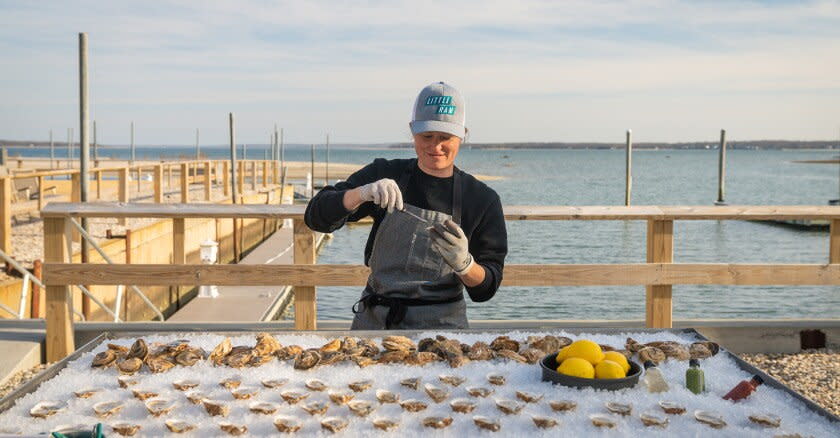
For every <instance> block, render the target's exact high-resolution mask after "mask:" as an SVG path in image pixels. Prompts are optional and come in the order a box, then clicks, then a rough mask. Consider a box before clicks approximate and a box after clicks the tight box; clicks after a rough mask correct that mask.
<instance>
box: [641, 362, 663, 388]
mask: <svg viewBox="0 0 840 438" xmlns="http://www.w3.org/2000/svg"><path fill="white" fill-rule="evenodd" d="M642 381H643V382H644V383H645V386H646V387H647V390H648V392H665V391H667V390H668V382H666V381H665V377H663V376H662V371H660V370H659V368H657V367H656V364H655V363H653V362H652V361H649V360H648V361H645V376H644V377H643V378H642Z"/></svg>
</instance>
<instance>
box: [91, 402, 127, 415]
mask: <svg viewBox="0 0 840 438" xmlns="http://www.w3.org/2000/svg"><path fill="white" fill-rule="evenodd" d="M122 408H123V403H122V402H120V401H106V402H100V403H97V404H95V405H93V412H94V413H95V414H96V416H97V417H99V418H108V417H110V416H111V415H114V414H116V413H118V412H119V411H121V410H122Z"/></svg>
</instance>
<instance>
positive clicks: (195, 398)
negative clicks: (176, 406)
mask: <svg viewBox="0 0 840 438" xmlns="http://www.w3.org/2000/svg"><path fill="white" fill-rule="evenodd" d="M184 395H186V396H187V400H189V401H190V403H192V404H194V405H197V404H199V403H201V402H202V401H203V400H204V399H205V398H207V394H205V393H204V392H202V391H198V390H194V391H188V392H187V393H186V394H184Z"/></svg>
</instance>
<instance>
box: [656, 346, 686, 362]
mask: <svg viewBox="0 0 840 438" xmlns="http://www.w3.org/2000/svg"><path fill="white" fill-rule="evenodd" d="M659 349H660V350H662V352H663V353H665V356H667V357H670V358H673V359H676V360H689V359H691V353H690V352H689V349H688V348H687V347H685V346H684V345H680V344H663V345H661V346H660V347H659Z"/></svg>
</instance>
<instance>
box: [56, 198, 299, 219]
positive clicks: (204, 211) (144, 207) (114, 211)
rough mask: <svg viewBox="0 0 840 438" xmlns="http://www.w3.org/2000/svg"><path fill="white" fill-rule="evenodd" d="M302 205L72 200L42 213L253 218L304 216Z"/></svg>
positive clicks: (292, 217) (101, 215)
mask: <svg viewBox="0 0 840 438" xmlns="http://www.w3.org/2000/svg"><path fill="white" fill-rule="evenodd" d="M305 211H306V206H305V205H288V204H286V205H262V204H237V205H234V204H150V203H140V202H135V203H129V204H121V203H116V202H96V203H88V204H73V203H67V202H51V203H49V204H47V205H46V206H44V210H43V211H42V214H41V215H42V216H43V217H62V216H73V217H117V218H119V217H122V218H126V217H154V218H179V217H180V218H254V219H303V215H304V212H305Z"/></svg>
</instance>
